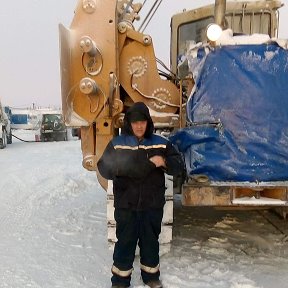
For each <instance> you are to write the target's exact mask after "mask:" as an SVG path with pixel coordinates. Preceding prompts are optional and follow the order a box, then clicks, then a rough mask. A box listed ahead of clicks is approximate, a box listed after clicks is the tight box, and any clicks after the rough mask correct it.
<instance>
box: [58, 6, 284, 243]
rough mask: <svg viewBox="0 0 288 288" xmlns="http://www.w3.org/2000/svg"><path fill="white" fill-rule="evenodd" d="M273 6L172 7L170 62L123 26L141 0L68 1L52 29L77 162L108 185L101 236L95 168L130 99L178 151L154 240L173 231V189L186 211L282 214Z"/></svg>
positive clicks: (279, 61)
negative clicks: (76, 138) (179, 173)
mask: <svg viewBox="0 0 288 288" xmlns="http://www.w3.org/2000/svg"><path fill="white" fill-rule="evenodd" d="M144 3H145V2H144ZM160 3H161V1H155V3H154V5H153V7H159V5H160ZM282 5H283V4H282V3H281V2H280V1H273V0H271V1H264V0H262V1H242V2H240V1H232V2H227V3H226V1H223V0H218V1H217V0H216V1H215V3H214V4H212V5H208V6H205V7H200V8H197V9H194V10H191V11H183V12H181V13H178V14H175V15H174V16H173V17H172V19H171V47H170V48H171V51H170V55H171V60H170V62H171V67H170V68H169V69H168V68H167V67H166V66H165V65H163V63H162V62H161V61H160V60H158V59H157V58H156V56H155V53H154V48H153V40H152V38H151V37H150V35H147V34H144V33H143V32H140V30H141V29H138V30H137V29H136V28H135V26H134V24H135V23H134V22H135V20H138V19H139V13H140V10H141V7H142V4H141V3H133V1H128V0H118V1H117V0H109V1H107V0H97V1H96V0H79V1H78V4H77V7H76V9H75V15H74V19H73V21H72V23H71V26H70V28H69V29H66V28H65V27H64V26H63V25H61V24H60V25H59V30H60V50H61V51H60V52H61V61H60V62H61V85H62V108H63V113H64V118H65V123H66V125H67V126H72V127H81V148H82V154H83V162H82V164H83V166H84V167H85V168H86V169H88V170H91V171H96V175H97V177H98V180H99V183H100V184H101V186H102V187H103V188H104V189H105V190H106V191H107V199H108V200H107V214H108V224H109V225H110V230H109V228H108V238H109V239H110V240H112V241H114V240H115V234H114V232H115V227H114V226H115V222H114V218H113V194H112V192H111V183H110V182H107V181H106V180H105V179H103V178H101V176H100V174H99V173H98V172H97V165H96V163H97V160H98V159H99V157H100V156H101V154H102V152H103V150H104V148H105V147H106V145H107V143H108V142H109V140H110V139H111V138H112V137H113V136H115V135H117V134H119V133H120V131H121V126H122V123H123V118H124V115H125V112H126V111H127V109H128V108H129V107H130V106H131V105H132V104H133V103H134V102H138V101H142V102H145V103H146V104H147V106H148V107H149V110H150V112H151V115H152V118H153V121H154V123H155V129H156V132H157V133H161V134H162V135H164V136H167V137H169V138H170V139H171V141H172V142H173V143H174V144H175V145H177V147H178V148H179V150H180V151H181V152H182V153H183V156H184V158H185V164H186V168H187V171H186V172H187V173H186V175H184V177H183V178H181V179H171V178H169V177H167V196H166V197H167V199H166V200H167V201H166V205H165V213H164V219H163V224H168V225H166V226H163V229H162V231H164V232H162V234H163V235H164V236H162V243H169V242H170V241H171V237H172V228H171V226H172V225H171V224H172V222H173V189H174V190H175V191H177V192H178V193H179V192H180V193H181V194H182V204H183V205H187V206H215V207H248V206H250V207H253V208H257V207H267V208H270V207H277V208H279V209H280V211H281V213H282V214H283V215H284V216H285V215H286V211H287V206H288V202H287V200H288V199H287V198H288V191H287V185H288V182H287V180H288V162H287V161H288V149H287V147H288V130H287V129H288V128H287V127H288V125H287V124H288V109H287V107H288V105H287V104H288V94H287V91H288V89H287V88H288V86H287V85H288V81H287V80H288V76H287V75H288V73H287V69H288V68H287V67H288V52H287V47H288V45H287V41H285V40H280V39H277V34H278V25H279V12H278V10H279V8H281V6H282ZM153 7H152V8H153ZM150 12H151V13H152V14H153V13H154V12H155V10H154V12H153V9H151V11H150ZM145 19H149V15H147V17H146V18H145ZM215 24H216V25H215ZM167 29H168V27H167ZM211 31H212V33H211ZM217 32H218V34H219V35H218V36H217V35H216V36H215V34H217ZM219 37H220V38H219ZM161 64H162V65H163V66H164V68H165V70H166V71H167V72H163V71H162V70H161V69H160V68H159V67H160V65H161Z"/></svg>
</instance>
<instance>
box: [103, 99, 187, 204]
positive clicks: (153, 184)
mask: <svg viewBox="0 0 288 288" xmlns="http://www.w3.org/2000/svg"><path fill="white" fill-rule="evenodd" d="M137 114H138V115H139V114H141V115H142V116H144V119H146V120H147V128H146V132H145V135H144V139H143V140H141V141H139V140H138V138H137V137H136V136H134V135H133V131H132V128H131V117H133V116H134V115H137ZM153 130H154V125H153V121H152V119H151V116H150V113H149V110H148V108H147V106H146V105H145V104H144V103H142V102H138V103H135V104H134V105H133V106H132V107H131V108H130V109H129V110H128V111H127V113H126V115H125V117H124V127H123V129H122V134H121V135H120V136H117V137H115V138H113V139H112V140H111V141H110V142H109V143H108V145H107V147H106V149H105V151H104V153H103V155H102V157H101V158H100V159H99V161H98V163H97V165H98V169H99V172H100V174H101V175H102V176H103V177H104V178H106V179H112V180H113V193H114V206H115V207H117V208H130V209H135V210H145V209H148V208H161V207H163V206H164V204H165V197H164V194H165V189H166V188H165V175H164V173H167V174H169V175H175V176H176V175H180V174H181V173H182V172H183V169H184V164H183V160H182V157H181V155H180V154H179V153H178V151H177V150H176V149H175V147H174V146H173V145H172V143H171V142H170V141H169V140H168V139H166V138H164V137H162V136H160V135H157V134H154V133H153ZM155 155H160V156H162V157H163V158H164V159H165V164H166V168H165V170H164V168H163V167H158V168H157V167H156V166H155V164H154V163H152V162H151V161H150V160H149V158H151V157H152V156H155Z"/></svg>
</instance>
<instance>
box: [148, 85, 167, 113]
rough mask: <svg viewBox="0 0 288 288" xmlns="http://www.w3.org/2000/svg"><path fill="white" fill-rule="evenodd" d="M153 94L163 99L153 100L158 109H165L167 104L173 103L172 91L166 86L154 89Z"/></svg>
mask: <svg viewBox="0 0 288 288" xmlns="http://www.w3.org/2000/svg"><path fill="white" fill-rule="evenodd" d="M152 96H153V97H155V98H158V99H160V100H162V101H157V100H153V101H152V102H151V104H152V105H153V106H154V107H155V109H156V110H162V109H165V108H166V106H167V104H166V103H171V101H172V97H171V94H170V92H169V91H168V90H167V89H165V88H157V89H156V90H154V91H153V93H152Z"/></svg>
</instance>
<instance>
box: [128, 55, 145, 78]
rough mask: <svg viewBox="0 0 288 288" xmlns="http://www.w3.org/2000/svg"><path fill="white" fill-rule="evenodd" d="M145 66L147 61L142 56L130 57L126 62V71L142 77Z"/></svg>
mask: <svg viewBox="0 0 288 288" xmlns="http://www.w3.org/2000/svg"><path fill="white" fill-rule="evenodd" d="M147 67H148V64H147V61H146V60H145V59H144V58H143V57H142V56H137V57H132V58H131V59H130V60H129V62H128V72H129V74H130V75H133V76H134V77H136V78H139V77H142V76H143V75H144V74H145V72H146V71H147Z"/></svg>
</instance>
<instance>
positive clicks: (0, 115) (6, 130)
mask: <svg viewBox="0 0 288 288" xmlns="http://www.w3.org/2000/svg"><path fill="white" fill-rule="evenodd" d="M11 143H12V133H11V125H10V120H9V117H8V115H7V114H6V113H5V110H4V108H3V107H2V105H1V101H0V149H4V148H5V147H6V146H7V144H11Z"/></svg>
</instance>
